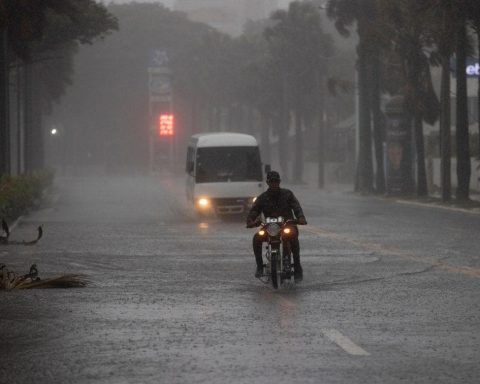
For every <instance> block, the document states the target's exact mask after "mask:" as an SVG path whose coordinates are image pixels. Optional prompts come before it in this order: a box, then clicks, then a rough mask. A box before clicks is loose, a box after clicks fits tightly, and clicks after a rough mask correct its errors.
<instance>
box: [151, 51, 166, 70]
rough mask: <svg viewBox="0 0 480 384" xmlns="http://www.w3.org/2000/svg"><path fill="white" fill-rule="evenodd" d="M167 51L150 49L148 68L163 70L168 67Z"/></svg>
mask: <svg viewBox="0 0 480 384" xmlns="http://www.w3.org/2000/svg"><path fill="white" fill-rule="evenodd" d="M168 62H169V60H168V55H167V51H165V50H163V49H152V50H151V51H150V55H149V60H148V66H149V67H150V68H164V67H168Z"/></svg>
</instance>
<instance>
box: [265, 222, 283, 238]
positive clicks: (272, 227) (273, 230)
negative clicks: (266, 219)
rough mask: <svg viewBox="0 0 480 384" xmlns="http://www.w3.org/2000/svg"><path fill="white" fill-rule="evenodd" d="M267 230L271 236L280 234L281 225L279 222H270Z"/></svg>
mask: <svg viewBox="0 0 480 384" xmlns="http://www.w3.org/2000/svg"><path fill="white" fill-rule="evenodd" d="M267 232H268V234H269V235H270V236H278V234H279V233H280V226H279V225H278V224H269V225H268V226H267Z"/></svg>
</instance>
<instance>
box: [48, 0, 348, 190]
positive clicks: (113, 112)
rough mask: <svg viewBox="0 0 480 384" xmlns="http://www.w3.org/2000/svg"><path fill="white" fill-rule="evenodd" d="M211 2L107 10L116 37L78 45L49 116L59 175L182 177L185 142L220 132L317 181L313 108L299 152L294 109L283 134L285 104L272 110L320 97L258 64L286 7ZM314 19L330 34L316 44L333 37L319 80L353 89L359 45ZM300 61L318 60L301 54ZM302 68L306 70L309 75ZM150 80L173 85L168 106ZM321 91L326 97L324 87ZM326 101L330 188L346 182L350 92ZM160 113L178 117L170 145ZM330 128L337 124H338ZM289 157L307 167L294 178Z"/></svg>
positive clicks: (116, 6) (136, 5)
mask: <svg viewBox="0 0 480 384" xmlns="http://www.w3.org/2000/svg"><path fill="white" fill-rule="evenodd" d="M211 3H212V4H210V3H209V4H208V6H206V8H205V12H202V9H201V7H200V6H199V3H198V2H196V3H193V2H181V1H177V2H174V3H170V4H167V5H168V6H169V9H167V8H164V7H163V6H161V5H159V4H147V3H143V4H141V3H133V4H118V2H109V3H108V10H109V12H111V13H112V14H113V15H115V17H117V18H118V22H119V30H118V31H114V32H113V33H111V34H110V35H109V36H107V37H106V38H105V39H103V40H101V41H96V42H95V43H94V44H92V45H85V46H81V47H80V49H79V51H78V53H77V54H76V55H75V57H74V67H73V68H74V71H73V77H72V85H71V86H69V87H68V88H67V89H66V92H65V95H64V96H63V97H62V98H61V100H60V101H59V103H58V104H57V105H55V107H54V109H53V112H52V113H51V115H50V116H49V117H48V122H47V125H49V126H51V127H55V128H56V129H58V134H57V135H55V136H51V137H48V141H49V142H48V144H49V147H48V158H49V162H50V163H51V164H52V165H53V166H55V167H58V168H59V171H60V173H63V174H79V173H80V174H84V173H88V172H95V173H107V174H108V173H113V174H115V173H132V172H133V173H145V172H149V171H152V170H154V171H158V170H160V169H161V168H165V167H166V168H169V167H171V166H172V165H174V168H175V170H176V171H177V172H180V171H181V170H183V167H184V162H185V153H186V147H187V142H188V140H189V137H190V136H191V135H193V134H196V133H201V132H212V131H224V132H242V133H247V134H251V135H254V136H255V137H256V138H257V140H258V141H259V143H260V145H261V149H262V159H263V162H264V163H269V164H272V166H273V167H274V168H281V167H283V168H284V169H282V171H283V172H284V174H285V179H298V180H296V181H299V182H309V183H315V180H316V179H318V159H317V152H318V143H319V138H318V128H317V127H318V121H317V117H316V116H317V115H318V113H317V112H316V111H313V110H312V112H313V114H309V116H310V117H308V116H306V119H305V120H304V122H303V123H302V125H303V128H302V131H303V132H304V133H303V135H304V138H303V139H302V141H303V143H304V144H303V143H302V144H300V145H301V146H302V147H303V146H304V148H297V147H295V145H294V144H293V143H294V137H295V129H296V128H295V117H294V113H293V110H292V117H291V120H290V123H289V124H288V125H289V127H285V123H284V122H282V119H283V117H282V116H281V113H280V112H277V108H282V107H281V106H280V105H278V107H277V106H275V104H274V103H275V102H278V101H280V100H281V99H282V97H283V96H282V97H279V96H278V95H280V94H282V92H283V93H284V94H285V95H284V96H285V97H287V98H289V100H288V102H289V103H290V102H292V103H293V98H294V97H296V98H298V99H300V98H303V96H302V97H299V96H295V95H294V93H298V92H303V93H305V94H312V92H313V94H312V96H314V97H316V96H315V94H317V93H318V92H317V90H315V89H313V88H311V87H310V88H311V89H309V87H308V86H307V85H301V84H299V87H300V88H298V90H295V91H294V90H293V89H292V91H291V92H289V91H287V90H285V91H282V90H281V84H279V83H278V82H279V81H281V80H279V79H280V78H278V79H277V78H276V77H278V76H277V75H276V74H275V71H276V70H275V69H272V70H270V69H268V64H267V63H264V62H263V60H264V58H263V57H262V55H264V54H265V53H266V52H268V50H269V48H268V46H267V44H266V40H265V39H264V38H263V35H262V34H263V31H264V29H265V28H266V27H268V26H271V25H272V24H271V23H269V22H268V21H267V19H268V17H269V16H270V14H271V13H273V12H274V11H275V10H277V9H280V8H282V9H283V10H285V9H286V8H285V6H286V4H282V2H278V1H265V2H256V3H255V4H256V6H255V4H254V3H252V2H245V4H243V3H242V4H241V2H231V4H230V3H225V2H222V4H223V5H222V6H217V5H216V3H215V2H211ZM216 7H217V8H216ZM176 10H179V11H178V12H177V11H176ZM208 10H213V11H214V12H216V13H214V14H213V15H212V18H211V20H210V25H207V24H206V23H208V22H209V13H208V12H207V11H208ZM222 15H223V16H222ZM221 17H224V19H225V20H223V21H222V19H221ZM320 17H321V21H320V22H321V28H322V29H323V32H321V33H324V36H325V37H321V38H323V39H324V40H325V41H327V42H329V41H330V40H329V39H331V40H332V42H331V43H328V44H329V46H328V47H327V46H325V47H321V46H319V49H320V50H321V51H322V52H320V53H321V54H320V56H319V57H321V56H322V55H324V56H325V57H327V56H328V57H331V58H330V59H329V63H328V65H325V64H322V65H323V66H324V67H323V69H322V71H323V72H322V73H323V74H324V75H322V77H323V78H325V80H324V81H326V78H327V73H328V76H329V77H330V78H335V79H339V80H341V81H343V82H344V83H348V82H350V83H353V79H354V78H353V74H354V64H355V61H354V54H355V39H354V38H353V37H352V38H350V39H344V38H342V37H340V36H339V35H338V33H336V32H335V28H334V26H333V23H332V22H331V21H330V20H329V19H328V18H326V17H325V14H324V12H323V14H322V13H321V12H320ZM199 19H203V21H204V22H200V21H199ZM191 20H192V21H191ZM229 23H231V24H229ZM212 26H213V28H214V29H211V28H212ZM222 29H223V30H222ZM242 30H243V32H242ZM322 36H323V35H322ZM317 44H320V45H321V44H324V43H322V42H321V41H320V42H319V43H317ZM158 51H161V52H165V53H166V54H167V55H168V59H169V64H168V69H167V70H168V72H169V73H168V76H167V77H168V78H167V80H161V79H160V80H158V79H156V78H155V77H154V75H152V74H149V68H151V66H152V65H154V64H152V63H151V62H150V60H151V56H152V52H158ZM262 52H263V53H262ZM305 60H318V58H315V57H307V56H306V57H305ZM264 65H267V67H265V69H261V70H262V71H265V73H266V74H267V75H268V76H270V78H269V79H265V76H264V75H262V74H261V73H255V72H258V71H260V68H261V67H262V66H264ZM308 65H309V64H308V63H306V64H305V65H304V67H305V68H307V70H309V69H308V68H309V67H308ZM327 67H328V68H327ZM299 68H300V67H299ZM258 79H263V80H262V81H263V82H264V84H263V85H261V84H259V83H258V81H259V80H258ZM156 80H158V81H167V82H168V83H171V89H170V91H169V92H171V94H169V95H167V99H169V101H167V102H161V101H158V100H157V99H155V97H156V96H157V95H155V94H152V92H154V91H152V89H151V88H149V83H150V84H151V83H152V82H154V81H156ZM306 81H307V82H306V83H305V84H308V80H306ZM292 87H293V86H292ZM325 87H326V85H325ZM320 91H321V92H322V93H325V94H327V90H326V88H323V89H321V90H320ZM287 92H289V93H290V94H289V95H286V93H287ZM285 97H284V98H285ZM269 100H272V101H269ZM324 104H325V105H326V108H325V110H326V111H328V115H326V116H325V117H324V119H325V120H326V123H325V124H326V127H325V138H324V139H325V144H323V145H324V147H325V148H326V149H327V153H326V156H325V161H326V164H325V169H326V171H325V172H326V177H327V178H328V179H330V182H332V183H351V182H352V175H353V169H354V164H353V161H354V158H353V156H354V155H353V153H349V152H352V151H354V148H353V147H352V145H353V141H354V137H353V135H354V131H353V125H354V119H353V115H354V93H353V92H352V91H351V90H350V91H346V92H342V91H340V92H337V93H336V95H335V96H334V97H333V96H332V97H328V95H327V98H326V100H325V101H324ZM259 107H260V108H259ZM312 107H313V106H312ZM308 108H310V107H308ZM313 108H314V107H313ZM161 110H168V111H169V112H172V114H173V115H174V116H175V134H174V137H172V138H162V137H158V134H157V128H158V127H156V126H155V125H156V122H155V119H156V118H157V116H156V115H157V114H159V113H161ZM278 111H279V109H278ZM280 125H281V126H282V128H279V126H280ZM336 125H339V127H340V128H338V129H337V128H335V129H334V126H336ZM285 140H287V141H288V144H286V142H285ZM285 145H287V147H288V148H289V149H288V150H285ZM297 145H298V144H297ZM152 147H153V149H150V148H152ZM280 147H282V148H280ZM296 148H297V149H296ZM329 149H331V150H329ZM149 151H150V154H149ZM296 151H302V153H303V154H302V161H301V162H302V164H301V166H302V167H304V168H305V171H303V170H302V171H301V173H302V176H301V177H299V178H296V176H295V175H294V173H295V171H294V170H293V168H294V167H296V168H297V172H298V167H299V166H300V165H299V164H296V165H294V163H295V155H294V153H295V152H296ZM152 152H153V153H152ZM280 152H283V155H282V157H283V158H282V159H280V156H279V153H280ZM172 157H173V158H172ZM281 162H282V164H280V163H281ZM297 163H298V162H297Z"/></svg>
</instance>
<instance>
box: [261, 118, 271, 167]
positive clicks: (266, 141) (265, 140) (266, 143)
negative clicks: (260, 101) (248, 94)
mask: <svg viewBox="0 0 480 384" xmlns="http://www.w3.org/2000/svg"><path fill="white" fill-rule="evenodd" d="M260 121H261V129H262V154H263V156H262V157H263V163H264V164H271V159H270V157H271V152H270V122H271V120H270V117H269V116H268V114H267V113H265V112H260Z"/></svg>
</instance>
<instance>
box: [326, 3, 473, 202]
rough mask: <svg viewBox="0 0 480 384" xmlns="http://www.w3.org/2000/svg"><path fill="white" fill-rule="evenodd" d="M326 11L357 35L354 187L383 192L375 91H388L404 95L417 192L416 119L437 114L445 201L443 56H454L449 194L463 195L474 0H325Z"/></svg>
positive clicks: (422, 188)
mask: <svg viewBox="0 0 480 384" xmlns="http://www.w3.org/2000/svg"><path fill="white" fill-rule="evenodd" d="M327 11H328V13H329V15H330V17H332V18H333V19H334V20H335V22H336V26H337V28H338V31H339V32H340V33H342V34H343V35H345V36H347V35H348V34H349V33H350V30H349V28H352V27H354V26H355V27H356V31H357V34H358V37H359V43H358V46H357V69H358V75H359V82H358V86H359V90H358V92H359V96H360V120H359V123H360V126H359V131H360V134H359V138H360V143H359V157H358V163H357V167H358V168H357V169H358V172H357V180H356V186H357V189H358V190H360V191H363V192H371V191H373V190H376V191H378V192H383V191H384V190H385V184H384V183H385V181H384V180H383V176H382V175H383V168H382V164H383V161H382V159H381V157H382V149H381V142H382V140H383V136H382V135H383V131H384V127H382V120H381V119H380V118H379V113H378V111H379V99H380V97H379V96H380V95H381V94H382V93H386V92H390V93H392V92H394V93H397V94H401V95H402V96H403V97H404V111H405V113H406V114H408V116H409V117H410V120H411V122H412V126H413V136H414V139H415V140H414V141H415V151H416V168H417V169H416V175H417V180H416V188H417V191H416V192H417V195H419V196H425V195H427V194H428V191H427V180H426V170H425V145H424V133H423V124H424V122H427V123H430V124H431V123H433V122H435V121H436V120H439V121H440V143H439V146H440V153H441V173H442V175H441V190H442V198H443V200H450V199H451V197H452V191H451V180H450V174H451V171H450V168H451V164H450V161H451V157H452V149H451V148H452V143H451V116H450V97H451V96H450V94H451V89H450V73H451V69H450V61H451V58H452V57H454V58H455V63H456V69H457V70H456V80H457V81H456V89H455V93H456V116H455V119H456V124H455V125H456V131H455V138H456V140H455V145H456V157H457V169H456V171H457V172H456V173H457V185H458V187H457V191H456V198H457V199H459V200H467V199H469V185H470V177H471V164H470V162H471V160H470V143H469V132H468V103H467V87H466V84H467V82H466V73H465V67H466V59H467V56H468V55H470V54H472V52H473V46H472V37H473V35H476V38H477V42H480V39H479V32H480V2H478V1H476V0H424V1H415V0H395V1H388V0H329V1H328V3H327ZM432 66H438V67H441V71H442V76H441V92H440V93H441V95H440V100H438V99H437V96H436V94H435V93H434V92H433V86H432V77H431V71H430V69H431V67H432ZM387 74H388V75H387ZM392 74H394V75H395V76H396V79H395V80H396V81H393V82H392ZM392 85H393V86H394V87H393V88H392ZM479 100H480V98H479ZM479 128H480V126H479ZM372 132H373V140H372V138H371V135H372ZM372 142H373V143H374V148H373V149H374V153H375V161H376V165H377V167H376V169H377V173H376V177H375V178H374V175H373V164H372V163H373V162H372V158H371V154H372Z"/></svg>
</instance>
